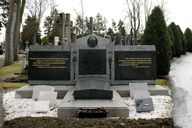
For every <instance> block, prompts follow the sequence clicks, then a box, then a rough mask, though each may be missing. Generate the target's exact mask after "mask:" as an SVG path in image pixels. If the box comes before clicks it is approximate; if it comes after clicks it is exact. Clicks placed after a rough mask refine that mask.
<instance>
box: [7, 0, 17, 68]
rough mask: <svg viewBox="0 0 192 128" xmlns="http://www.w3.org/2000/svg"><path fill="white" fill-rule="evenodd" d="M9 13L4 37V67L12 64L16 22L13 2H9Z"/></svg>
mask: <svg viewBox="0 0 192 128" xmlns="http://www.w3.org/2000/svg"><path fill="white" fill-rule="evenodd" d="M9 7H10V12H9V17H8V22H7V26H6V36H5V38H6V39H5V41H6V42H5V65H11V64H12V63H13V62H14V56H13V52H14V51H13V41H14V28H15V22H16V13H17V10H16V4H15V1H14V0H13V1H10V3H9Z"/></svg>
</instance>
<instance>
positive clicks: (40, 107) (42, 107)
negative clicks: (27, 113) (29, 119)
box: [33, 101, 50, 113]
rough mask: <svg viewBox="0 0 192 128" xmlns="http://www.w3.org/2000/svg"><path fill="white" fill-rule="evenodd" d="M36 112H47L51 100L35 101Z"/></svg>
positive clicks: (34, 108)
mask: <svg viewBox="0 0 192 128" xmlns="http://www.w3.org/2000/svg"><path fill="white" fill-rule="evenodd" d="M33 110H34V112H36V113H47V112H49V111H50V108H49V101H35V104H34V107H33Z"/></svg>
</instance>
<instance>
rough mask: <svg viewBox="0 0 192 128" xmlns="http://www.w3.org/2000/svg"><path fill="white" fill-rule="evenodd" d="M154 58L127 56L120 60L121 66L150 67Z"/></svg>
mask: <svg viewBox="0 0 192 128" xmlns="http://www.w3.org/2000/svg"><path fill="white" fill-rule="evenodd" d="M150 65H152V58H125V59H120V60H119V66H120V67H132V68H149V67H150Z"/></svg>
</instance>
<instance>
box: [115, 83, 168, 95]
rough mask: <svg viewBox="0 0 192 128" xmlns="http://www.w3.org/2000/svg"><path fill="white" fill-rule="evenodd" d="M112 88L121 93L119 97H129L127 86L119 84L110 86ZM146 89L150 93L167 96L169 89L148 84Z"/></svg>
mask: <svg viewBox="0 0 192 128" xmlns="http://www.w3.org/2000/svg"><path fill="white" fill-rule="evenodd" d="M112 89H115V90H117V92H118V93H119V94H120V95H121V97H129V96H130V93H129V86H125V85H121V86H112ZM148 90H149V93H150V95H152V96H154V95H165V96H169V95H170V94H169V89H167V88H165V87H163V86H160V85H149V86H148Z"/></svg>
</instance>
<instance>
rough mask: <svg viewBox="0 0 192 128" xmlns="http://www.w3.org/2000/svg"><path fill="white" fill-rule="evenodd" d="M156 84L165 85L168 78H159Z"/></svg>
mask: <svg viewBox="0 0 192 128" xmlns="http://www.w3.org/2000/svg"><path fill="white" fill-rule="evenodd" d="M156 84H157V85H162V86H165V85H167V80H166V79H157V80H156Z"/></svg>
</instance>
